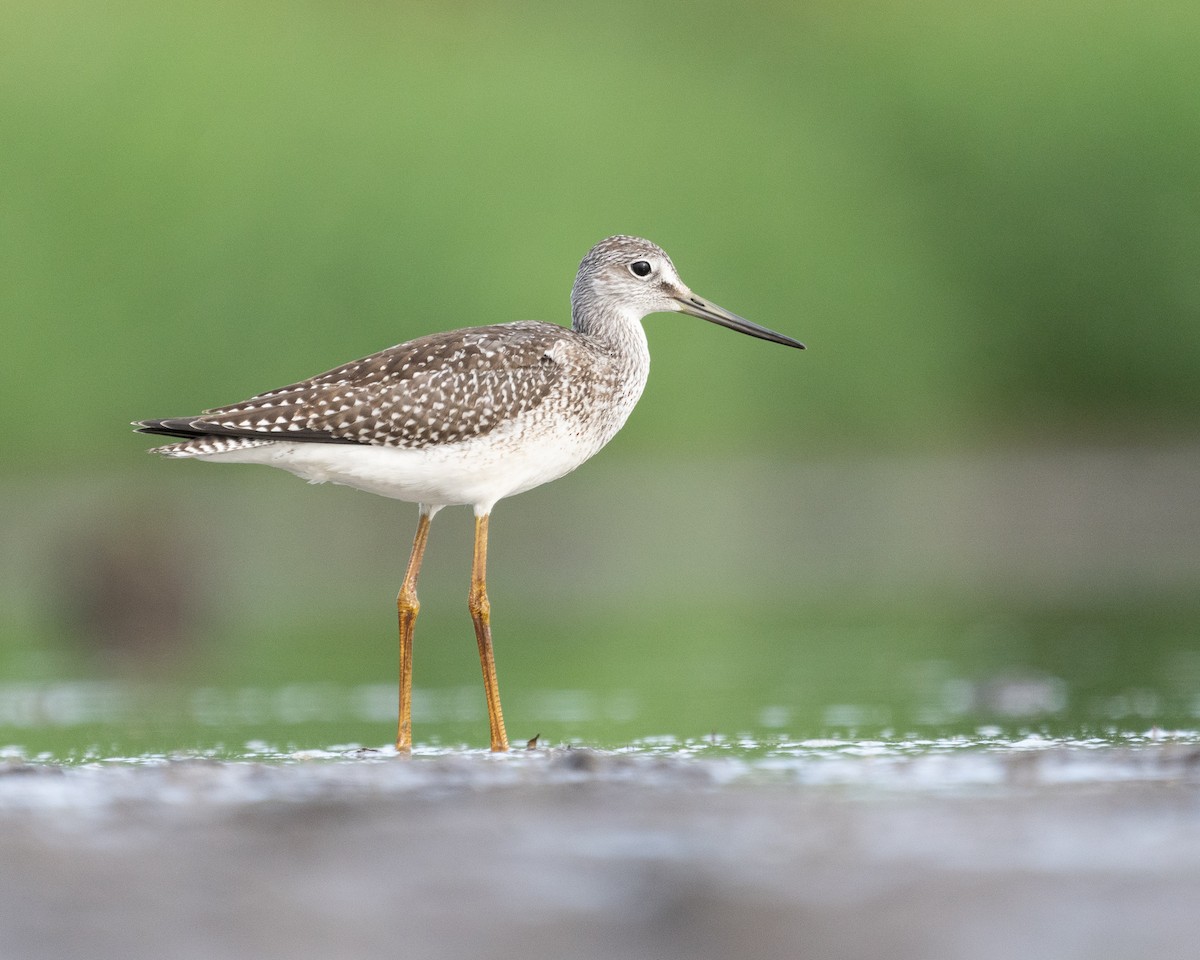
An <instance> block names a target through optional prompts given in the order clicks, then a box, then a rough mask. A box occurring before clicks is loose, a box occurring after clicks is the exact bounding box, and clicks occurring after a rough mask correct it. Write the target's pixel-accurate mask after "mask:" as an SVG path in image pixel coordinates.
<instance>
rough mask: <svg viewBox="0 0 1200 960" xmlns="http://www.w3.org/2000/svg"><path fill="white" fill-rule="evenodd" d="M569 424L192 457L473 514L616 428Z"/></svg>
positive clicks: (567, 462)
mask: <svg viewBox="0 0 1200 960" xmlns="http://www.w3.org/2000/svg"><path fill="white" fill-rule="evenodd" d="M631 407H632V405H631ZM571 426H572V425H571V424H569V423H565V424H553V425H548V424H546V423H545V422H542V423H538V424H537V425H536V428H534V429H521V425H513V426H512V427H508V428H500V429H499V430H495V431H493V432H491V433H489V434H487V435H485V436H483V437H476V438H473V439H470V440H465V441H462V442H459V443H452V444H447V445H444V446H438V445H433V446H428V447H422V448H420V449H411V450H405V449H400V448H397V447H384V446H376V445H368V444H348V443H297V442H294V441H292V442H289V441H286V440H280V441H272V442H270V443H265V444H260V445H256V446H252V447H246V448H245V449H238V450H228V451H224V452H221V453H211V454H199V455H196V457H197V459H201V460H212V461H220V462H223V463H259V464H264V465H266V466H271V467H279V468H281V469H283V470H288V471H290V472H291V473H294V474H296V476H298V477H302V478H303V479H305V480H308V481H309V482H310V483H339V484H344V485H345V486H348V487H354V488H356V489H358V490H365V491H367V492H368V493H375V494H379V495H380V496H384V497H392V498H394V499H396V500H406V501H409V502H412V503H424V504H427V505H430V506H451V505H455V504H468V505H472V506H474V507H475V508H476V512H477V513H489V512H490V511H491V508H492V506H493V505H494V504H495V503H496V501H498V500H500V499H502V498H504V497H511V496H513V495H514V494H517V493H522V492H524V491H526V490H531V489H533V488H534V487H536V486H540V485H541V484H543V483H548V482H550V481H551V480H556V479H557V478H559V477H561V476H564V475H565V474H568V473H570V472H571V471H572V470H574V469H575V468H576V467H578V466H579V465H580V464H581V463H583V462H584V461H585V460H587V459H588V458H589V457H591V456H592V455H593V454H594V453H596V451H598V450H599V449H600V448H601V447H603V446H604V444H605V443H607V442H608V440H609V439H611V437H612V435H613V434H615V433H616V429H612V430H605V431H603V432H602V433H600V434H597V433H595V432H592V431H585V432H580V431H578V430H572V429H571ZM615 426H616V427H617V428H619V426H620V424H616V425H615Z"/></svg>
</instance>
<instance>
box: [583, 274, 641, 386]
mask: <svg viewBox="0 0 1200 960" xmlns="http://www.w3.org/2000/svg"><path fill="white" fill-rule="evenodd" d="M571 329H572V330H574V331H575V332H576V333H580V334H583V335H584V336H585V337H587V338H588V339H589V340H591V341H592V342H593V343H595V344H596V346H598V347H599V348H600V349H602V350H603V351H604V352H605V353H607V354H608V355H609V356H611V357H612V358H613V359H614V360H616V361H617V362H618V363H619V364H620V365H621V366H625V367H631V368H635V369H638V370H643V371H648V370H649V368H650V347H649V344H647V342H646V331H645V330H644V329H643V328H642V317H641V314H639V313H637V312H636V311H628V310H626V311H622V310H621V309H620V308H619V307H617V306H616V304H614V303H606V302H604V301H602V300H599V299H597V298H595V297H594V296H580V295H579V291H578V290H576V291H575V292H573V293H572V296H571ZM643 375H644V374H643Z"/></svg>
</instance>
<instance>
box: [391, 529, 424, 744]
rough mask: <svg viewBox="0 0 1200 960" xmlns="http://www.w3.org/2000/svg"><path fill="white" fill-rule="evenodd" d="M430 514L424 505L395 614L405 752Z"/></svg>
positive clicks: (400, 738) (398, 736)
mask: <svg viewBox="0 0 1200 960" xmlns="http://www.w3.org/2000/svg"><path fill="white" fill-rule="evenodd" d="M429 518H430V513H429V511H427V510H426V509H425V508H424V507H422V508H421V518H420V519H419V520H418V521H417V535H416V536H415V537H414V538H413V545H412V553H411V554H409V557H408V569H407V570H405V572H404V583H403V584H402V585H401V586H400V593H399V594H398V595H397V596H396V614H397V615H398V617H399V619H400V725H399V727H398V728H397V730H396V749H397V750H399V751H401V752H404V753H408V752H410V751H411V750H412V644H413V627H414V625H415V624H416V622H417V614H418V613H419V612H420V610H421V604H420V601H418V600H417V576H418V575H419V574H420V572H421V559H422V558H423V557H424V556H425V542H426V541H427V540H428V539H429Z"/></svg>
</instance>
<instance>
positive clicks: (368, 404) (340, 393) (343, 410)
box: [137, 321, 596, 449]
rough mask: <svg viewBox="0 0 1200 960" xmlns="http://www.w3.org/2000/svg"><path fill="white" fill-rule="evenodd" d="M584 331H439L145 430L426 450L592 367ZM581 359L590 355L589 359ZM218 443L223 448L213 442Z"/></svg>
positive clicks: (500, 419)
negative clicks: (287, 383) (193, 415)
mask: <svg viewBox="0 0 1200 960" xmlns="http://www.w3.org/2000/svg"><path fill="white" fill-rule="evenodd" d="M580 341H581V338H579V336H578V335H577V334H573V333H572V331H570V330H568V329H566V328H563V327H560V326H557V325H555V324H550V323H540V322H536V321H530V322H523V323H508V324H499V325H495V326H488V327H476V328H472V329H469V330H454V331H448V332H445V333H436V334H432V335H430V336H426V337H420V338H418V339H416V340H410V341H408V342H407V343H402V344H399V345H397V346H394V347H389V348H388V349H387V350H382V351H380V352H379V353H376V354H372V355H371V356H369V357H364V358H363V359H361V360H355V361H353V362H351V363H347V364H343V365H342V366H340V367H337V368H335V369H333V370H330V371H328V372H326V373H322V374H319V375H318V376H315V377H311V378H309V379H307V380H302V381H300V382H298V383H293V384H289V385H288V386H286V387H280V388H278V389H276V390H269V391H267V392H266V393H260V394H258V395H256V396H253V397H251V398H250V399H248V400H244V401H242V402H241V403H235V404H230V405H228V406H223V407H215V408H213V409H211V410H206V411H205V412H204V413H202V414H200V415H199V416H195V417H182V418H170V419H165V420H144V421H139V422H138V423H137V426H138V427H139V429H140V430H141V431H142V432H143V433H154V434H162V435H166V436H175V437H183V438H200V437H204V438H213V439H214V440H215V439H216V438H245V439H247V440H257V441H260V442H261V441H266V440H289V441H308V442H320V443H359V444H378V445H382V446H388V447H399V448H407V449H414V448H421V447H426V446H430V445H433V444H446V443H454V442H456V441H460V440H465V439H469V438H471V437H476V436H483V435H485V434H487V433H489V432H490V431H492V430H494V429H495V428H496V427H497V426H499V425H500V424H503V423H506V422H509V421H512V420H515V419H517V418H519V417H521V416H522V415H524V414H527V413H530V412H531V411H533V410H535V409H536V408H537V407H538V406H539V405H540V404H542V403H543V402H544V401H545V400H546V398H547V397H548V396H550V395H552V394H554V393H557V392H563V391H564V390H567V389H569V385H568V384H567V383H566V382H565V381H567V380H570V378H571V377H572V375H579V374H580V373H581V372H582V370H583V369H587V368H589V367H591V366H592V365H593V364H594V363H595V359H596V357H595V356H594V355H589V356H588V357H587V358H586V359H587V361H588V363H587V364H585V365H584V366H583V367H581V366H580V365H579V364H577V363H573V362H572V360H573V359H575V358H576V357H577V355H578V354H579V353H580V352H587V353H589V354H591V351H587V350H586V345H585V344H584V343H582V342H580ZM578 359H580V360H583V359H584V358H583V357H579V358H578ZM214 446H223V445H218V444H214Z"/></svg>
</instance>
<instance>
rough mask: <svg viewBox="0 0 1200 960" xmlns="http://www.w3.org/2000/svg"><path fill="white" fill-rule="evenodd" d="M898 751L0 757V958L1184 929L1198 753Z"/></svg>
mask: <svg viewBox="0 0 1200 960" xmlns="http://www.w3.org/2000/svg"><path fill="white" fill-rule="evenodd" d="M922 760H923V758H920V757H917V758H912V760H911V761H910V762H907V763H900V764H893V765H888V764H883V765H881V764H878V763H872V761H871V759H870V758H862V759H861V761H860V764H861V765H862V771H865V772H862V771H860V774H861V775H859V776H857V777H855V776H854V775H853V771H852V770H851V769H850V768H847V769H846V771H845V773H844V775H842V776H840V777H834V778H831V777H830V776H829V775H828V771H827V770H826V771H825V772H824V773H821V774H820V775H818V774H817V772H815V771H814V770H809V771H808V772H807V773H806V772H805V771H804V770H802V769H797V770H792V771H788V770H783V771H780V770H779V769H769V768H766V769H765V768H762V767H756V766H755V765H753V764H750V765H745V764H743V765H740V766H739V765H737V764H729V763H721V762H716V761H708V760H697V759H694V758H682V759H680V758H671V757H669V756H666V757H645V756H639V757H630V756H624V755H620V754H609V753H601V752H592V751H545V752H542V753H541V755H539V756H537V757H536V758H529V757H520V758H514V759H512V760H510V759H507V758H501V759H497V758H492V757H489V756H487V755H482V754H468V755H449V756H441V757H432V758H417V759H415V760H412V761H407V762H406V761H401V760H396V759H394V758H392V759H384V760H380V759H366V760H361V759H345V760H337V761H328V760H318V761H307V762H305V761H298V762H294V763H245V762H241V763H239V762H234V763H230V762H224V761H214V760H204V759H190V760H176V761H170V762H164V763H157V764H143V765H129V764H116V765H105V764H89V765H84V766H81V767H57V766H54V765H48V764H30V763H20V762H9V763H8V764H7V765H6V766H5V767H4V768H3V772H0V827H2V829H0V891H2V895H0V933H2V943H0V956H5V957H8V956H12V957H22V958H52V957H54V958H57V957H65V956H87V957H91V958H99V960H105V958H109V957H111V958H114V960H115V958H118V957H120V958H130V957H134V958H137V957H165V956H170V957H178V958H192V957H195V958H197V960H199V958H220V957H230V958H235V957H238V958H240V957H257V958H275V957H279V958H284V957H289V958H294V957H300V956H314V957H347V958H349V957H375V956H381V957H384V956H388V957H390V956H412V957H422V958H441V957H446V958H450V957H455V958H460V957H466V956H487V957H498V958H509V957H511V958H517V957H521V958H530V957H547V958H549V957H578V958H585V960H590V958H593V957H595V958H600V957H606V958H611V957H638V958H641V957H646V958H659V960H674V958H685V957H687V958H701V960H706V958H714V960H715V958H731V957H754V958H758V957H761V958H776V957H778V958H784V957H788V958H795V957H888V958H891V960H907V958H912V960H936V958H942V957H945V958H959V960H961V958H969V960H992V958H995V960H1000V958H1005V960H1007V958H1011V957H1015V956H1020V957H1024V958H1030V957H1032V958H1038V957H1045V958H1047V960H1049V958H1055V960H1073V958H1079V960H1084V958H1087V960H1095V958H1102V957H1137V958H1143V960H1144V958H1158V957H1162V958H1164V960H1165V958H1172V960H1175V958H1179V957H1184V956H1188V955H1190V953H1191V952H1193V951H1194V948H1195V929H1194V928H1195V909H1196V904H1197V903H1200V748H1198V747H1197V746H1195V745H1194V744H1160V745H1149V746H1144V747H1139V748H1133V749H1130V748H1118V747H1111V748H1105V749H1101V750H1091V751H1082V750H1046V751H1037V752H1036V753H1030V752H1029V751H1013V752H1012V753H1011V754H999V755H993V756H992V757H991V758H990V760H989V763H991V764H992V765H993V773H995V772H996V771H999V776H991V775H989V776H981V775H980V772H979V770H980V768H979V767H978V765H976V766H975V767H974V768H971V769H970V770H966V772H965V773H964V771H963V770H956V769H955V766H956V765H959V766H962V765H963V764H967V763H972V762H976V761H977V760H978V757H977V756H972V757H967V756H964V757H949V758H941V760H939V761H938V762H937V763H936V764H935V765H934V769H932V770H931V769H929V768H926V769H924V770H923V771H922V772H920V774H919V775H916V774H914V771H918V770H920V766H919V765H920V763H921V762H922ZM914 764H915V765H916V766H914ZM852 765H853V764H852ZM972 771H973V772H972Z"/></svg>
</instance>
